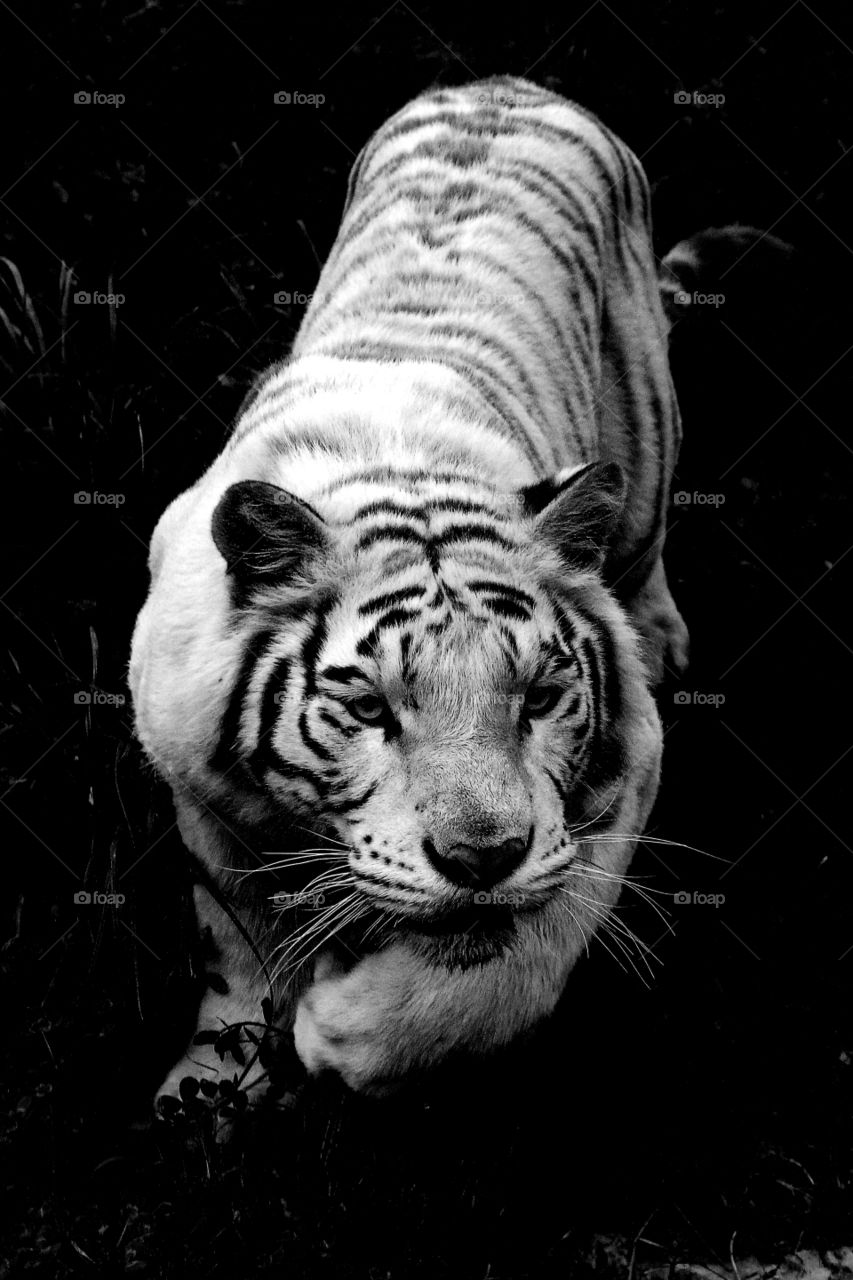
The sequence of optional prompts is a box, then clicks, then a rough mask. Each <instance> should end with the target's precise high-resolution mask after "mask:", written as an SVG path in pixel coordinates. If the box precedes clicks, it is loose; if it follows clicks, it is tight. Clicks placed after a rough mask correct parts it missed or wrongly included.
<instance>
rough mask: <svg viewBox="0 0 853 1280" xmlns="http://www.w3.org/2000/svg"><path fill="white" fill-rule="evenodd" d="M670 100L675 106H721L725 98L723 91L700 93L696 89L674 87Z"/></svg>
mask: <svg viewBox="0 0 853 1280" xmlns="http://www.w3.org/2000/svg"><path fill="white" fill-rule="evenodd" d="M672 100H673V102H674V103H675V105H676V106H677V107H721V106H722V105H723V103H724V102H725V100H726V95H725V94H724V93H700V92H699V91H698V90H697V89H694V90H693V91H692V92H689V91H688V90H687V89H676V90H675V92H674V93H673V95H672Z"/></svg>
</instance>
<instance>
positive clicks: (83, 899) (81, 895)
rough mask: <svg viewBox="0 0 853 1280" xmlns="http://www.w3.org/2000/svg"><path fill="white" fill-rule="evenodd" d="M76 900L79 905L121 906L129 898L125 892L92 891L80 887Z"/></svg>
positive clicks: (75, 896)
mask: <svg viewBox="0 0 853 1280" xmlns="http://www.w3.org/2000/svg"><path fill="white" fill-rule="evenodd" d="M74 901H75V903H76V904H77V906H78V907H91V906H94V907H121V906H124V904H125V902H127V898H126V897H125V895H124V894H123V893H97V892H96V893H90V892H89V891H88V889H78V890H77V892H76V893H75V894H74Z"/></svg>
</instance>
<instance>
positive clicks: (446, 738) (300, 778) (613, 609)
mask: <svg viewBox="0 0 853 1280" xmlns="http://www.w3.org/2000/svg"><path fill="white" fill-rule="evenodd" d="M623 492H624V482H623V478H622V473H621V471H620V469H619V468H618V467H617V466H616V465H615V464H593V465H592V466H588V467H584V468H582V469H580V470H579V471H576V472H574V473H573V474H571V475H568V476H565V477H558V478H557V479H556V480H554V481H550V480H549V481H543V482H541V483H539V484H537V485H534V486H532V487H529V488H527V489H524V490H521V491H520V492H518V493H517V494H514V495H512V498H511V500H508V498H507V495H506V494H501V493H498V492H497V491H495V490H494V489H492V488H489V487H488V486H487V485H484V484H483V483H482V482H479V481H476V480H474V479H472V478H471V477H470V476H466V475H464V474H456V473H455V472H447V473H432V474H430V473H426V472H418V471H414V470H411V471H409V472H401V471H399V470H396V471H392V470H391V469H389V470H388V473H387V475H385V476H383V475H381V474H374V475H372V476H371V477H370V482H369V484H368V483H367V482H366V480H365V478H364V477H359V476H355V477H350V478H349V479H347V478H346V477H343V478H342V479H341V480H340V481H337V482H336V483H335V484H333V485H329V486H327V488H326V489H325V490H323V491H321V492H318V493H316V494H314V495H313V496H312V501H311V504H310V505H309V504H308V503H307V502H304V501H303V500H301V499H299V498H295V497H294V496H293V495H291V494H290V493H288V492H286V491H285V490H284V489H281V488H278V487H277V486H274V485H271V484H268V483H266V482H261V481H241V482H239V483H236V484H233V485H231V486H230V487H229V488H228V489H227V490H226V491H225V493H224V495H223V496H222V497H221V499H220V500H219V503H218V506H217V507H216V510H215V512H214V515H213V521H212V536H213V541H214V543H215V546H216V548H217V549H218V551H219V552H220V553H221V556H222V557H223V560H224V565H223V569H224V570H225V571H226V572H227V575H228V577H227V581H228V583H229V585H230V591H231V610H232V621H233V624H234V626H235V627H236V628H237V630H238V632H239V635H240V636H241V644H242V646H243V652H244V653H245V655H246V657H245V660H244V664H243V667H242V669H241V671H240V673H239V676H238V678H237V681H236V684H235V685H234V687H233V691H232V694H231V699H230V702H229V703H228V705H227V708H226V710H225V712H224V715H223V717H222V724H221V726H220V737H219V742H218V745H217V747H216V750H215V751H214V753H213V756H212V758H211V761H210V764H211V768H212V770H213V772H214V774H215V775H218V777H219V778H220V783H221V790H222V791H224V789H225V787H226V784H227V787H228V788H229V789H230V792H231V793H232V794H235V795H242V796H243V797H244V800H245V802H246V803H247V804H249V803H250V802H251V803H253V804H254V805H255V806H256V808H255V810H254V812H255V813H258V814H262V815H263V820H264V821H270V822H271V821H273V820H274V818H275V815H286V816H287V820H288V821H292V822H293V823H294V824H297V825H298V826H300V827H301V828H303V829H307V830H310V831H316V832H320V833H322V834H323V835H324V836H327V837H331V840H330V842H329V847H330V848H334V849H337V850H338V851H339V853H338V859H339V860H338V862H336V863H334V864H333V865H332V866H331V869H330V870H329V872H328V873H327V879H326V880H325V881H324V880H323V878H322V877H320V879H319V880H318V881H316V884H317V885H319V886H321V885H323V884H324V883H325V884H328V885H334V888H335V889H336V890H337V891H338V892H343V891H344V890H346V891H347V892H350V893H353V894H355V895H356V896H357V898H358V900H359V901H360V902H362V903H364V904H366V905H368V906H370V907H372V908H374V909H375V910H377V911H378V912H379V913H380V914H381V915H383V916H384V917H387V918H388V919H389V920H390V919H393V920H394V922H395V927H397V928H404V929H406V930H407V931H409V932H410V933H411V934H412V935H413V936H417V937H418V939H420V940H426V941H425V942H424V945H428V946H435V947H438V948H442V947H443V948H444V949H445V952H446V953H447V954H450V953H451V952H452V951H453V948H454V946H456V949H457V951H458V950H459V948H460V947H461V946H462V943H461V942H460V940H461V939H465V940H466V942H465V944H464V947H465V948H467V950H466V952H465V953H466V954H469V955H470V954H474V955H475V958H476V956H477V955H480V956H481V955H482V954H484V951H483V949H485V953H490V952H491V950H492V949H494V948H495V947H498V948H499V947H502V946H504V945H507V944H508V943H509V941H510V940H511V937H512V933H513V921H514V920H515V919H516V918H517V917H518V915H519V914H522V913H527V912H535V911H538V910H540V909H541V908H542V907H543V906H544V905H545V904H547V903H549V902H550V901H552V900H553V899H554V898H555V897H556V896H557V895H559V893H560V890H561V887H562V885H563V884H564V882H565V879H566V876H567V874H569V871H570V869H571V867H572V864H573V862H574V860H575V859H577V858H578V857H580V856H582V851H583V840H585V839H587V838H589V836H590V835H592V834H593V833H595V832H601V831H605V830H606V829H607V828H608V826H609V823H610V821H611V816H612V814H613V813H614V812H615V810H616V808H617V807H618V797H619V794H620V789H621V788H622V787H623V786H624V783H625V779H626V778H627V777H628V776H629V775H630V773H631V770H632V768H633V767H634V765H635V764H636V761H635V759H634V756H635V755H636V752H637V750H638V749H639V748H637V747H636V746H635V743H636V741H637V732H636V726H637V724H638V723H639V721H640V720H641V719H642V720H643V723H644V724H648V722H649V705H650V697H649V693H648V689H647V681H646V676H645V672H644V668H643V665H642V661H641V656H640V653H639V651H638V642H637V639H636V636H635V633H634V631H633V630H632V628H631V626H630V625H629V623H628V621H627V619H626V616H625V614H624V613H623V611H622V609H621V608H620V606H619V605H618V604H617V603H616V600H615V597H614V595H613V594H612V592H611V591H610V590H609V589H608V588H607V587H606V586H605V585H604V583H603V580H602V576H601V569H602V565H603V563H604V561H605V556H606V551H607V546H608V541H609V539H610V537H611V534H612V532H613V530H614V528H615V526H616V524H617V522H618V519H619V515H620V510H621V505H622V500H623ZM652 715H653V719H654V723H655V725H658V721H657V716H656V714H655V713H654V712H652ZM308 843H312V842H311V841H309V842H308ZM313 843H316V842H313ZM323 865H324V866H325V865H327V864H323ZM454 939H455V940H456V942H455V943H454ZM478 948H479V950H478ZM472 949H473V951H472Z"/></svg>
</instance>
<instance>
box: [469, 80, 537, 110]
mask: <svg viewBox="0 0 853 1280" xmlns="http://www.w3.org/2000/svg"><path fill="white" fill-rule="evenodd" d="M477 102H478V103H479V105H480V106H481V107H521V106H523V105H524V102H525V95H524V94H522V93H517V92H516V91H514V90H513V89H501V88H499V87H498V86H496V85H493V86H492V88H491V89H484V90H483V91H482V93H478V94H477Z"/></svg>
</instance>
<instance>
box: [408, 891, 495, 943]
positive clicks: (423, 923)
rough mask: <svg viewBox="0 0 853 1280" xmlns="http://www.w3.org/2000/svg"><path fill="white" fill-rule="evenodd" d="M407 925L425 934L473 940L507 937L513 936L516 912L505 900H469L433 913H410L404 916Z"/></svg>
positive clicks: (430, 936)
mask: <svg viewBox="0 0 853 1280" xmlns="http://www.w3.org/2000/svg"><path fill="white" fill-rule="evenodd" d="M484 896H485V895H484ZM406 929H407V930H408V931H409V932H412V933H417V934H421V935H423V936H424V937H427V938H459V937H462V936H464V937H467V938H470V939H471V940H472V941H474V940H478V939H492V940H494V941H497V940H499V939H500V938H501V937H502V936H506V937H507V938H508V939H509V938H512V937H514V936H515V912H514V911H513V909H512V907H510V906H509V905H506V904H501V903H493V902H489V903H476V902H471V903H465V904H464V905H462V906H458V907H450V908H449V909H448V910H446V911H443V912H441V914H438V915H434V916H429V917H411V916H410V917H409V918H408V919H407V920H406Z"/></svg>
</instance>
